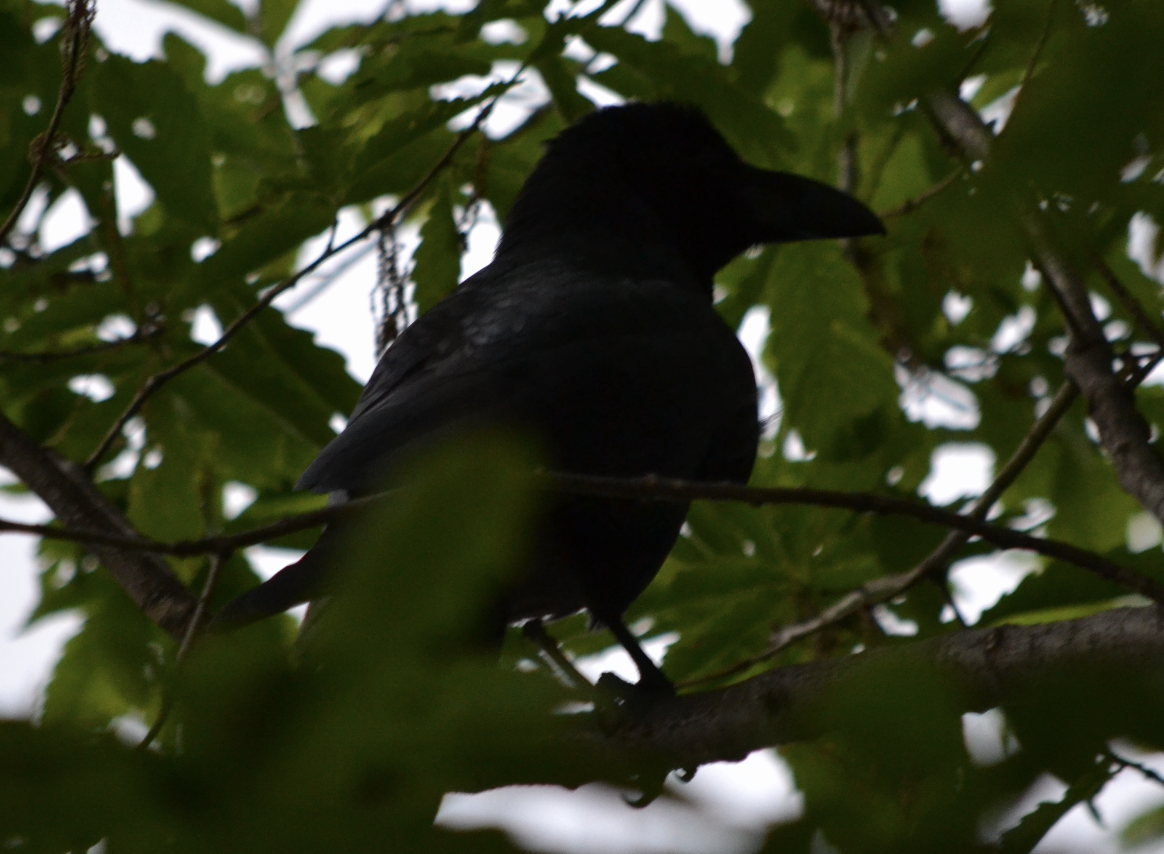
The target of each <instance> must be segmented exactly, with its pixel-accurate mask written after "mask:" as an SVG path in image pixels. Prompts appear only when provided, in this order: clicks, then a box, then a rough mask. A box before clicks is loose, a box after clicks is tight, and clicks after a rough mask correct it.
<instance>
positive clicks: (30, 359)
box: [0, 326, 165, 365]
mask: <svg viewBox="0 0 1164 854" xmlns="http://www.w3.org/2000/svg"><path fill="white" fill-rule="evenodd" d="M164 331H165V329H164V328H163V327H161V326H155V327H151V328H150V329H148V330H145V331H140V330H139V331H138V332H135V333H133V335H129V336H127V337H125V338H115V339H113V340H112V341H102V342H101V343H100V344H93V345H91V346H88V347H78V348H76V349H75V350H56V351H54V350H46V351H41V352H37V353H20V352H16V351H12V350H0V362H18V363H20V364H25V365H45V364H49V363H50V362H60V361H63V360H65V359H78V358H81V357H82V356H93V355H96V354H98V353H108V352H110V351H112V350H120V349H121V348H122V347H125V346H126V345H128V344H141V343H143V342H146V341H150V340H151V339H154V338H157V337H158V336H159V335H161V334H162V333H163V332H164Z"/></svg>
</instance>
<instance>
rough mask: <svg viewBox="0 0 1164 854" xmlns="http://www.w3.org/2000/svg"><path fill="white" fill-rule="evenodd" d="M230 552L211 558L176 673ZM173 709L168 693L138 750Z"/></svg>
mask: <svg viewBox="0 0 1164 854" xmlns="http://www.w3.org/2000/svg"><path fill="white" fill-rule="evenodd" d="M230 556H231V553H230V552H216V553H215V554H212V555H211V556H210V570H209V572H207V574H206V583H205V584H204V585H202V594H201V595H200V596H199V597H198V604H197V605H196V606H195V608H194V613H193V614H191V615H190V622H189V623H188V624H187V626H186V633H185V634H184V635H183V636H182V643H181V645H180V646H179V647H178V655H177V656H176V657H175V659H174V672H175V673H177V672H178V670H180V669H181V667H182V663H183V662H184V661H185V660H186V656H188V655H189V654H190V649H191V648H192V647H193V646H194V638H196V637H197V636H198V632H199V630H200V629H201V628H202V623H203V621H204V620H205V619H206V614H207V612H208V610H209V605H210V597H211V596H213V595H214V589H215V588H216V587H217V586H218V579H219V577H220V576H221V575H222V567H223V566H224V565H225V564H226V562H227V561H228V560H230ZM172 707H173V695H172V694H171V693H170V692H169V691H166V692H165V694H164V695H163V697H162V705H161V708H159V709H158V717H157V720H155V721H154V725H153V726H152V727H150V729H149V732H147V733H146V734H145V737H144V738H142V740H141V743H140V744H138V746H137V749H138V750H145V749H146V748H147V747H149V746H150V745H151V744H152V743H153V741H154V739H155V738H157V737H158V734H159V733H160V732H161V731H162V727H164V726H165V725H166V720H167V719H168V718H169V716H170V709H171V708H172Z"/></svg>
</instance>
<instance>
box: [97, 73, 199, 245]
mask: <svg viewBox="0 0 1164 854" xmlns="http://www.w3.org/2000/svg"><path fill="white" fill-rule="evenodd" d="M93 75H94V79H95V83H94V89H93V97H94V106H95V108H96V109H97V110H98V111H99V112H100V113H101V115H102V116H103V117H104V118H105V121H106V124H107V126H108V129H109V135H110V136H111V137H113V139H114V140H115V141H116V142H117V146H118V148H119V149H120V150H121V151H123V152H125V154H126V155H127V156H128V157H129V159H130V160H132V161H133V163H134V165H135V166H136V167H137V168H138V171H140V172H141V174H142V177H143V178H145V179H146V181H148V182H149V184H150V186H151V187H153V188H154V192H156V193H157V194H158V200H159V201H160V202H161V203H162V204H163V205H164V206H165V208H166V212H167V213H168V214H169V215H170V216H172V217H175V218H176V219H179V220H182V221H183V222H186V223H189V225H190V226H192V227H194V228H197V229H202V230H203V232H204V233H213V232H214V231H215V230H216V227H217V220H218V216H217V209H216V205H215V203H214V194H213V190H212V188H211V183H210V139H209V135H208V134H207V133H206V126H205V124H204V123H203V121H202V117H201V111H200V109H199V106H198V102H197V101H196V100H195V99H194V98H193V97H192V96H191V95H190V93H189V92H188V91H187V89H186V87H185V85H184V84H183V82H182V79H181V78H180V77H179V76H178V75H177V74H176V73H174V71H173V70H171V69H170V68H169V67H168V66H166V65H165V64H164V63H161V62H157V61H155V60H151V61H149V62H145V63H141V64H138V63H134V62H131V61H129V60H127V59H123V58H122V57H119V56H111V57H109V59H108V60H106V61H105V62H103V63H101V64H100V65H99V66H97V67H95V68H94V69H93ZM178 164H180V167H178ZM176 167H178V168H176Z"/></svg>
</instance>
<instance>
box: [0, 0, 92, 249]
mask: <svg viewBox="0 0 1164 854" xmlns="http://www.w3.org/2000/svg"><path fill="white" fill-rule="evenodd" d="M67 10H68V11H67V13H66V17H65V24H64V26H63V27H62V32H61V65H62V66H63V67H64V73H63V75H62V77H61V88H60V90H59V91H58V93H57V104H56V106H55V107H54V108H53V114H52V117H51V118H50V119H49V123H48V127H47V128H46V129H45V131H44V133H42V134H41V135H40V136H38V137H37V138H36V139H34V140H33V141H32V145H31V146H30V151H29V160H31V161H32V171H31V172H30V173H29V175H28V181H26V182H25V184H24V190H23V191H22V192H21V194H20V198H19V199H18V200H17V201H16V206H15V207H14V208H13V209H12V212H11V213H9V214H8V218H7V219H6V220H4V224H3V225H0V243H3V242H4V240H5V239H6V238H7V237H8V233H9V232H10V231H12V229H13V228H14V227H15V225H16V222H17V220H19V219H20V215H21V214H22V213H23V212H24V209H25V207H27V206H28V201H29V199H31V198H32V193H33V190H35V189H36V185H37V183H38V182H39V181H40V176H41V175H42V174H44V166H45V161H47V160H48V158H49V156H50V155H51V154H52V153H53V152H55V151H56V149H57V129H58V128H59V127H60V126H61V117H62V116H63V115H64V113H65V106H66V105H67V104H68V103H69V101H70V99H72V97H73V92H74V91H76V88H77V80H78V79H79V78H80V76H81V72H82V71H83V70H84V67H85V52H86V50H88V47H89V30H90V28H91V27H92V25H93V16H94V15H95V14H96V9H95V7H94V4H93V0H69V2H68V4H67Z"/></svg>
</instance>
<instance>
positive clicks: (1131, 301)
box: [1090, 252, 1164, 350]
mask: <svg viewBox="0 0 1164 854" xmlns="http://www.w3.org/2000/svg"><path fill="white" fill-rule="evenodd" d="M1090 255H1091V263H1093V264H1094V265H1095V269H1096V270H1098V271H1099V275H1100V278H1102V279H1103V281H1104V283H1105V284H1106V285H1107V286H1108V288H1109V289H1110V290H1111V292H1112V293H1114V294H1115V295H1116V297H1117V298H1118V299H1119V301H1120V302H1122V303H1123V304H1124V308H1126V309H1127V310H1128V311H1129V312H1130V313H1131V315H1132V318H1133V320H1134V321H1135V323H1136V326H1138V327H1140V329H1141V331H1143V333H1144V334H1145V335H1147V336H1148V337H1149V338H1151V339H1152V340H1153V341H1154V342H1155V343H1156V345H1157V346H1158V347H1160V349H1161V350H1164V332H1162V331H1161V330H1160V326H1159V320H1158V319H1157V320H1155V321H1154V320H1152V318H1151V317H1149V316H1148V312H1146V311H1145V310H1144V307H1143V306H1142V305H1141V304H1140V301H1139V300H1138V299H1136V298H1135V296H1133V295H1132V293H1131V292H1130V291H1129V290H1128V289H1127V288H1125V287H1124V283H1123V282H1121V281H1120V280H1119V278H1118V277H1117V276H1116V274H1115V273H1114V272H1112V269H1111V267H1109V266H1108V265H1107V263H1106V262H1105V261H1104V260H1103V259H1102V258H1100V257H1099V255H1097V254H1096V253H1095V252H1092V253H1090Z"/></svg>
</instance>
